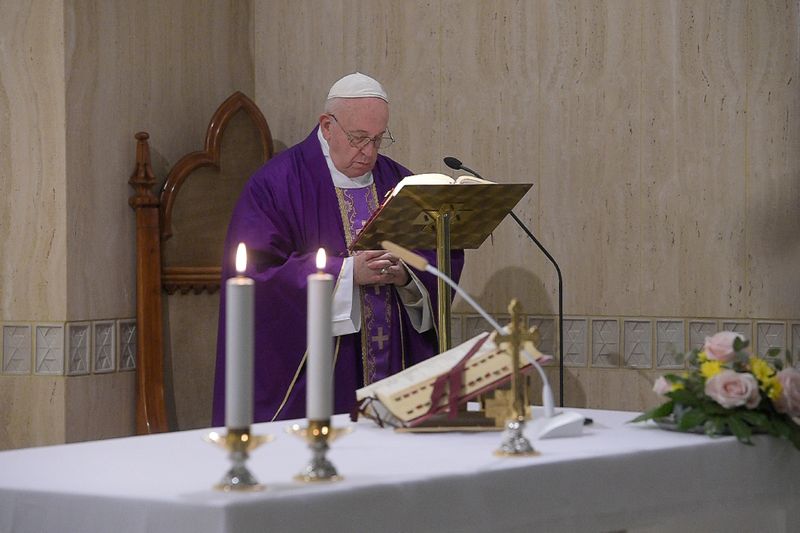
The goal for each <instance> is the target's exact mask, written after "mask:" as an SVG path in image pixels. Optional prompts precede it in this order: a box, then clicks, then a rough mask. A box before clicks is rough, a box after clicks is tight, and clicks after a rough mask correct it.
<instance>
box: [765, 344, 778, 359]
mask: <svg viewBox="0 0 800 533" xmlns="http://www.w3.org/2000/svg"><path fill="white" fill-rule="evenodd" d="M780 355H781V349H780V348H777V347H774V348H770V349H769V350H767V353H766V355H765V356H764V359H770V358H775V357H778V356H780Z"/></svg>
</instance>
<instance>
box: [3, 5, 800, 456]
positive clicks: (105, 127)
mask: <svg viewBox="0 0 800 533" xmlns="http://www.w3.org/2000/svg"><path fill="white" fill-rule="evenodd" d="M0 11H2V16H0V188H1V190H0V244H1V245H2V246H1V247H0V249H2V255H3V260H2V261H1V262H0V268H2V270H1V271H0V272H2V274H1V275H0V302H1V303H2V305H0V322H2V325H3V328H4V329H3V331H4V339H3V346H4V350H5V351H7V350H6V349H5V345H6V344H7V340H6V337H5V334H6V331H8V332H10V333H9V334H10V336H9V339H8V343H10V344H9V345H10V346H12V347H13V349H14V350H24V349H27V350H28V352H26V353H27V354H29V355H28V356H27V363H28V365H27V366H25V365H22V367H14V368H16V369H17V370H19V368H22V371H21V372H19V373H14V372H8V371H7V369H6V367H5V366H4V367H3V370H2V375H0V428H3V430H2V431H0V448H2V447H9V446H11V445H13V446H24V445H33V444H43V443H49V442H62V441H64V440H80V439H85V438H97V437H100V436H109V435H114V434H124V433H125V432H129V431H132V411H130V409H132V405H133V395H134V390H133V389H134V387H133V382H134V379H133V376H134V374H133V372H130V371H127V372H125V371H123V372H119V371H118V370H119V369H120V368H123V367H122V366H121V365H122V363H121V361H122V359H121V358H120V355H121V354H122V350H123V348H122V347H120V346H119V344H115V346H116V350H117V352H116V354H115V356H114V359H113V360H114V362H115V363H114V364H115V366H114V370H115V371H114V372H111V373H107V372H105V367H103V368H101V372H96V371H95V366H94V362H95V360H96V359H97V357H98V356H97V353H96V352H97V350H96V346H95V345H94V344H92V345H91V347H87V350H89V351H87V354H89V355H88V356H89V357H94V359H90V360H89V361H88V363H87V366H86V368H85V371H84V370H82V368H83V367H81V366H80V364H79V363H80V362H79V361H78V362H76V364H78V366H77V367H73V370H75V368H79V370H78V371H77V372H73V373H70V361H69V358H70V353H69V346H70V345H69V342H70V341H69V338H68V337H66V335H67V334H68V332H70V331H72V330H73V326H78V327H81V326H82V325H85V324H90V325H92V326H91V327H94V324H101V325H104V324H105V325H108V324H109V323H113V324H116V327H120V326H119V325H120V324H124V323H125V320H127V319H130V318H131V317H132V316H133V315H134V298H135V296H134V294H135V292H134V291H135V283H134V257H133V246H132V243H133V234H134V233H133V211H132V210H131V209H130V208H129V207H128V205H127V198H128V196H129V195H130V193H131V190H130V188H129V187H128V185H127V178H128V176H129V175H130V172H131V171H132V168H133V154H134V152H133V150H134V142H133V133H134V132H136V131H139V130H147V131H149V132H150V133H151V135H152V137H151V143H152V147H153V154H152V155H153V159H154V163H155V167H156V171H157V172H158V173H159V175H160V176H161V177H163V172H164V170H165V169H166V168H168V166H169V165H170V164H171V163H174V162H175V160H176V158H177V157H179V156H180V155H182V154H183V153H185V152H187V151H189V150H193V149H197V148H199V147H200V145H201V143H202V138H201V136H202V131H203V130H204V128H205V125H206V121H207V120H208V117H210V115H211V113H212V112H213V110H214V109H215V107H216V106H217V105H218V104H219V103H220V102H221V101H222V100H223V99H224V98H225V97H226V96H227V95H229V94H230V93H231V92H232V91H234V90H237V89H238V90H242V91H244V92H245V93H247V94H250V95H254V96H255V98H256V101H257V103H258V104H259V106H260V107H261V108H262V110H263V111H264V113H265V115H266V116H267V118H268V120H269V123H270V127H271V129H272V132H273V135H274V137H275V140H276V147H277V148H278V149H280V148H281V147H282V146H287V145H291V144H294V143H295V142H297V141H299V140H301V139H302V138H303V137H305V136H306V135H307V134H308V133H309V132H310V130H311V128H312V127H313V125H314V123H315V121H316V119H317V116H318V114H319V112H320V110H321V106H322V100H323V98H324V95H325V94H326V91H327V89H328V87H329V86H330V84H331V83H332V82H333V81H334V80H335V79H337V78H338V77H339V76H340V75H342V74H343V73H345V72H349V71H353V70H356V69H358V70H362V71H364V72H366V73H369V74H372V75H374V76H375V77H377V78H379V79H380V80H382V81H383V82H384V84H385V86H386V88H387V89H388V91H389V93H390V95H391V97H392V106H391V107H392V117H393V118H392V121H391V124H390V125H391V128H392V130H393V132H394V134H395V136H396V137H397V138H398V140H399V142H398V144H396V145H395V146H393V147H392V148H391V152H390V155H391V156H392V157H394V158H395V159H397V160H399V161H401V162H403V163H405V164H406V165H408V166H409V167H410V168H412V169H414V170H416V171H418V172H449V171H448V169H446V167H445V166H444V165H443V163H442V162H441V158H442V157H443V156H445V155H453V156H457V157H459V158H460V159H462V160H463V161H464V162H465V164H467V165H468V166H470V167H472V168H474V169H476V170H478V171H479V172H481V173H482V174H484V175H485V176H486V177H488V178H493V179H495V180H497V181H501V182H518V181H524V182H531V183H533V189H532V190H531V192H529V193H528V195H527V196H526V197H525V198H524V199H523V201H522V202H521V204H520V205H519V206H518V207H517V209H516V212H517V214H518V215H519V216H520V217H521V218H522V219H523V220H524V221H525V222H526V223H528V224H529V225H530V226H531V228H532V230H533V231H534V232H535V233H536V234H537V235H538V237H539V238H540V239H541V240H542V242H543V243H544V244H545V245H546V246H547V247H548V248H549V249H550V250H551V252H552V253H553V255H555V256H556V257H557V258H558V260H559V261H560V263H561V265H562V269H563V271H564V276H565V284H564V288H565V309H564V311H565V313H566V315H567V318H568V320H569V321H570V322H569V323H568V324H569V327H570V328H571V329H570V332H571V333H574V332H575V331H578V333H581V334H583V335H584V336H583V339H584V341H583V342H582V343H579V342H577V341H576V339H579V338H580V335H579V334H576V335H573V336H570V337H569V339H570V341H569V342H570V343H571V344H570V350H568V352H569V365H568V367H567V370H568V375H567V392H568V394H567V398H568V401H569V402H571V403H572V404H574V405H591V406H597V407H617V408H630V409H636V408H640V407H641V406H643V405H645V404H647V403H648V402H650V401H651V400H650V399H649V398H650V397H649V396H648V394H647V389H648V385H649V381H651V380H652V379H653V377H654V376H655V375H657V374H658V373H659V372H661V371H662V370H661V369H662V367H660V366H659V364H660V363H659V361H660V359H659V355H658V354H659V353H658V346H659V344H658V343H659V337H658V326H659V324H660V323H662V322H665V323H669V324H672V325H673V326H675V327H677V324H683V329H682V330H681V334H680V338H681V339H682V341H683V344H684V348H688V347H689V346H690V345H691V344H692V339H693V337H692V335H695V336H696V335H697V334H698V332H700V333H702V331H704V329H703V328H706V327H710V328H718V327H724V326H725V324H727V323H729V322H731V323H734V324H735V325H736V327H744V328H747V327H749V328H750V329H749V330H750V332H751V335H752V336H753V337H754V339H753V340H754V341H755V343H756V344H757V345H766V344H769V343H772V344H775V345H782V346H785V347H789V348H793V349H794V348H800V269H798V268H797V267H796V265H797V264H799V263H800V242H799V241H798V239H800V237H798V235H800V217H798V212H799V209H798V208H800V157H798V155H797V154H798V153H800V117H799V116H798V115H799V114H800V91H798V90H797V88H796V85H797V83H798V80H799V79H800V72H799V71H800V30H799V29H798V28H800V13H799V12H798V11H799V8H798V3H797V2H772V1H770V2H766V1H765V2H746V1H715V0H712V1H688V2H686V1H684V2H679V1H677V0H676V1H671V0H670V1H663V2H647V1H644V0H640V1H635V0H634V1H628V2H618V1H606V2H603V1H594V0H591V1H590V0H559V1H556V0H550V1H537V2H534V1H515V0H500V1H493V2H489V1H476V2H466V1H457V0H407V1H404V2H393V1H391V0H378V1H375V2H356V1H355V0H331V1H325V2H323V1H321V0H291V1H290V0H274V1H271V2H253V1H252V0H241V1H221V0H202V1H195V0H177V1H172V2H167V3H164V2H156V1H154V0H147V1H143V2H124V1H122V0H113V1H110V2H101V1H94V2H86V1H80V2H79V1H76V0H34V1H32V2H24V3H20V2H17V3H3V4H2V6H0ZM464 285H465V286H466V287H467V288H468V289H469V290H470V291H471V292H472V293H473V294H474V295H475V296H477V297H478V298H479V300H480V301H481V302H482V303H483V304H485V305H486V306H487V307H488V308H489V309H490V311H492V312H493V313H495V314H497V315H498V316H502V315H503V314H504V313H505V311H506V305H507V302H508V300H509V298H510V297H512V296H516V297H519V298H520V299H521V300H522V302H523V305H524V307H525V310H526V312H528V313H529V314H530V315H531V317H532V318H531V320H542V321H544V322H541V323H542V324H552V323H553V320H554V315H555V313H556V304H557V298H556V281H555V275H554V272H553V270H552V267H551V266H550V265H548V264H547V263H546V261H545V260H544V259H542V258H541V257H540V255H539V254H538V253H537V252H536V251H535V250H534V249H533V247H531V246H530V245H529V244H528V242H527V241H526V238H525V236H524V235H523V234H522V233H521V232H520V231H518V230H517V229H516V227H515V226H514V225H513V223H512V222H510V221H505V222H503V223H502V224H501V226H500V227H499V228H498V229H497V231H496V232H495V233H494V235H493V236H492V238H491V239H490V240H488V241H487V242H486V243H485V244H484V245H483V246H482V247H481V248H480V249H479V250H474V251H470V252H468V266H467V269H466V271H465V274H464ZM455 311H456V312H457V317H456V320H457V321H458V323H459V324H460V326H459V327H461V328H462V329H461V334H466V333H467V330H468V329H469V327H473V326H474V325H475V322H474V317H473V316H471V312H470V310H469V309H467V308H466V306H465V305H463V303H460V302H457V303H456V305H455ZM629 323H630V324H631V325H630V326H629ZM468 324H471V325H470V326H469V327H468ZM637 324H649V327H650V328H651V329H650V330H649V331H650V334H649V335H650V336H649V340H650V345H651V347H652V349H651V352H650V355H649V356H650V364H649V366H645V365H643V364H641V363H642V361H643V360H641V359H637V360H635V361H634V364H633V365H629V364H626V361H627V360H628V359H626V352H625V347H626V344H625V342H626V341H625V339H626V331H627V332H628V334H633V333H634V332H635V331H636V328H635V326H636V325H637ZM709 324H710V326H709ZM6 326H8V328H9V329H8V330H7V329H6ZM39 326H41V327H42V328H41V332H42V335H45V332H52V331H56V332H57V331H58V328H59V327H60V328H62V329H61V331H62V332H63V334H64V335H65V337H63V339H64V342H63V343H62V344H61V354H62V364H61V366H60V367H59V366H58V365H57V364H55V363H53V361H52V360H49V359H47V357H49V355H47V354H46V353H44V352H43V355H42V359H41V360H36V359H35V357H34V356H35V354H36V353H37V352H36V349H37V341H36V337H35V335H36V334H37V332H39V331H40V330H39V329H38V328H39ZM762 326H764V327H765V328H766V329H764V330H763V331H762V329H761V327H762ZM772 326H775V328H774V329H771V328H772ZM572 328H577V329H576V330H575V331H573V329H572ZM581 328H583V329H581ZM630 328H633V329H630ZM693 328H694V329H693ZM117 331H118V330H117ZM609 331H611V334H610V337H609V336H608V335H609V334H608V332H609ZM670 331H673V330H670ZM25 332H27V337H26V333H25ZM759 332H762V333H763V334H764V335H763V339H758V338H757V337H758V336H759ZM614 334H616V337H615V335H614ZM665 334H666V333H665ZM669 335H672V333H669ZM676 338H677V337H676ZM20 339H21V340H20ZM26 339H27V341H26ZM598 339H599V340H600V341H603V342H599V341H598ZM117 340H119V339H117ZM18 341H19V342H18ZM605 341H608V342H607V343H606V342H605ZM614 342H616V350H617V353H614V352H613V348H612V349H608V346H609V345H610V346H613V345H614ZM565 345H566V343H565ZM565 348H567V346H565ZM553 349H554V350H555V349H556V346H555V345H553ZM609 350H610V351H609ZM14 353H17V352H16V351H15V352H14ZM48 353H49V352H48ZM103 357H106V356H105V355H104V356H103ZM23 359H24V358H23ZM645 359H646V358H645ZM103 360H105V359H103ZM23 362H24V361H23ZM5 363H6V359H5V358H4V359H3V364H4V365H5ZM39 363H41V365H40V364H39ZM37 368H40V369H43V370H44V373H43V374H41V375H36V369H37ZM125 368H128V367H124V368H123V370H125ZM12 370H14V369H12ZM59 370H60V374H59V372H58V371H59ZM551 372H552V370H551ZM73 374H75V375H73ZM37 380H38V381H37ZM618 391H621V392H618ZM89 409H94V410H96V409H99V410H100V412H101V414H100V415H98V416H97V417H96V418H95V419H94V421H92V420H90V418H89V415H87V414H86V413H88V412H89ZM34 411H36V412H37V416H36V417H33V416H32V413H33V412H34ZM125 413H127V414H125ZM3 432H5V433H3ZM10 434H13V435H16V436H17V437H14V438H15V439H17V440H13V443H12V441H11V440H10V439H11V437H9V435H10Z"/></svg>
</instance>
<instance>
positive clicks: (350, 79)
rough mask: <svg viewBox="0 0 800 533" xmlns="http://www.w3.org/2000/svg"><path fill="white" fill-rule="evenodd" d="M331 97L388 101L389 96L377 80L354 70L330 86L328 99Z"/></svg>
mask: <svg viewBox="0 0 800 533" xmlns="http://www.w3.org/2000/svg"><path fill="white" fill-rule="evenodd" d="M331 98H380V99H381V100H383V101H384V102H386V103H389V96H387V94H386V91H384V90H383V87H382V86H381V84H380V83H378V81H377V80H374V79H373V78H370V77H369V76H367V75H365V74H361V73H360V72H356V73H354V74H348V75H347V76H345V77H344V78H342V79H340V80H339V81H337V82H336V83H334V84H333V85H332V86H331V90H330V91H329V92H328V100H330V99H331Z"/></svg>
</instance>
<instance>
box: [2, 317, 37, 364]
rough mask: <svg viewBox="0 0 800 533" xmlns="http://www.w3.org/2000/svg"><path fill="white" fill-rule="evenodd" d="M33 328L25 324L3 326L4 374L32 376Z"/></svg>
mask: <svg viewBox="0 0 800 533" xmlns="http://www.w3.org/2000/svg"><path fill="white" fill-rule="evenodd" d="M30 372H31V327H30V326H28V325H24V324H5V325H3V373H5V374H30Z"/></svg>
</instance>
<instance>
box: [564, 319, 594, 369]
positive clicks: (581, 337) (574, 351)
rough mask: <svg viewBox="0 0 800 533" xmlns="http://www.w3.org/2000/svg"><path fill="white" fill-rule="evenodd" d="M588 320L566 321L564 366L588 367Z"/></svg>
mask: <svg viewBox="0 0 800 533" xmlns="http://www.w3.org/2000/svg"><path fill="white" fill-rule="evenodd" d="M586 324H587V320H586V319H585V318H565V319H564V366H586V354H587V352H588V350H587V333H588V328H587V325H586Z"/></svg>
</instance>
